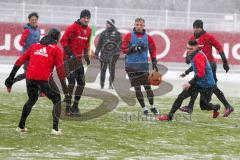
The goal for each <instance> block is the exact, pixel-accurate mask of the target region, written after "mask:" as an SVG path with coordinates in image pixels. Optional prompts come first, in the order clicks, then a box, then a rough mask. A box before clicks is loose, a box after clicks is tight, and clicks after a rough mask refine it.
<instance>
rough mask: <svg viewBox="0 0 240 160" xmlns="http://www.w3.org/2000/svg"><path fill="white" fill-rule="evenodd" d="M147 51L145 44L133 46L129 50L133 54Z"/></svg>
mask: <svg viewBox="0 0 240 160" xmlns="http://www.w3.org/2000/svg"><path fill="white" fill-rule="evenodd" d="M146 49H147V47H146V46H145V45H144V44H143V43H139V44H137V45H136V46H132V47H130V48H129V51H130V52H132V53H136V52H138V53H141V52H143V51H145V50H146Z"/></svg>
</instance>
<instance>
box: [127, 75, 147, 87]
mask: <svg viewBox="0 0 240 160" xmlns="http://www.w3.org/2000/svg"><path fill="white" fill-rule="evenodd" d="M148 76H149V73H148V72H131V73H128V77H129V80H130V83H131V86H132V87H134V86H140V85H149V81H148Z"/></svg>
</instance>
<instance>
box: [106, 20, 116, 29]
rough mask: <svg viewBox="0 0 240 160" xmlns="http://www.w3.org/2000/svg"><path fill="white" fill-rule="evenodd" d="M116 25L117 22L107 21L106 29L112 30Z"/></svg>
mask: <svg viewBox="0 0 240 160" xmlns="http://www.w3.org/2000/svg"><path fill="white" fill-rule="evenodd" d="M114 25H115V20H114V19H108V20H107V21H106V28H112V27H114Z"/></svg>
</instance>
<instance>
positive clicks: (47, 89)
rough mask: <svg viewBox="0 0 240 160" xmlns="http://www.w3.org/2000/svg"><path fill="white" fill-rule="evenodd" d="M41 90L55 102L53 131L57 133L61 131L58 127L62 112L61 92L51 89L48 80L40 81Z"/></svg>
mask: <svg viewBox="0 0 240 160" xmlns="http://www.w3.org/2000/svg"><path fill="white" fill-rule="evenodd" d="M39 86H40V90H41V91H42V92H43V93H44V94H46V96H47V97H48V98H49V99H50V100H51V101H52V103H53V110H52V116H53V130H52V133H53V134H54V133H56V132H57V131H59V129H58V123H59V117H60V114H61V96H60V94H59V93H56V92H54V91H53V90H51V88H50V87H49V85H48V83H47V82H43V81H42V82H39ZM60 132H61V131H59V134H61V133H60Z"/></svg>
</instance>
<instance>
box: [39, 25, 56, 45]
mask: <svg viewBox="0 0 240 160" xmlns="http://www.w3.org/2000/svg"><path fill="white" fill-rule="evenodd" d="M59 38H60V31H59V30H57V29H55V28H52V29H50V30H49V31H48V34H47V35H46V36H44V37H43V38H42V39H41V40H40V43H41V44H43V45H49V44H57V42H58V40H59Z"/></svg>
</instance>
